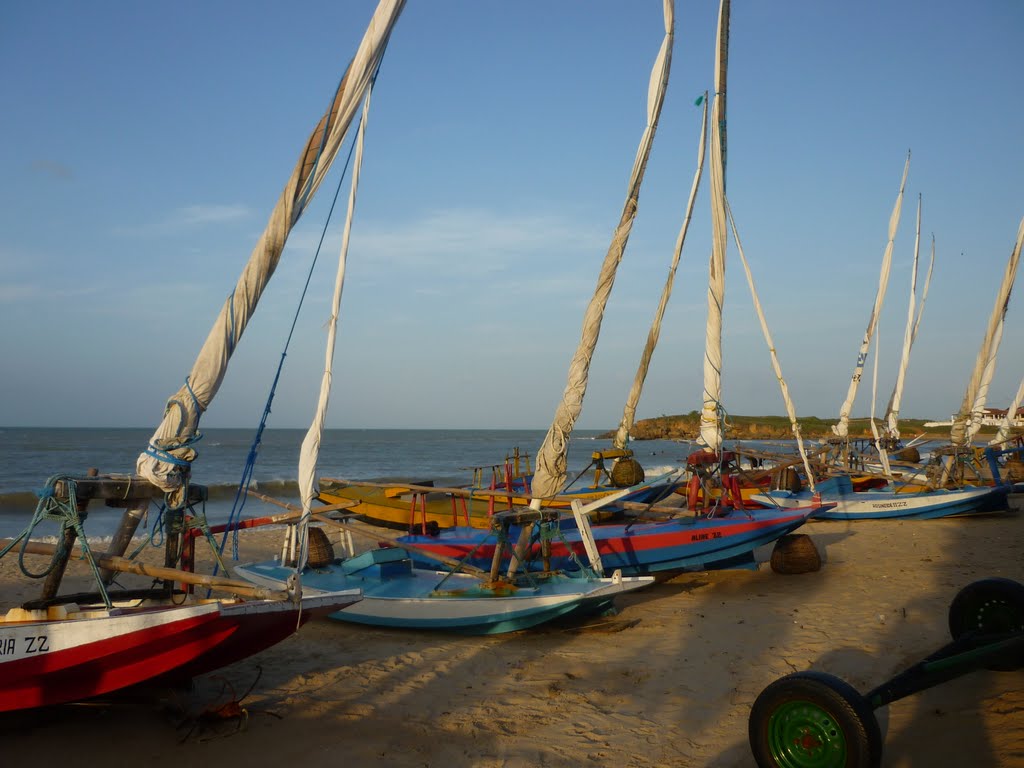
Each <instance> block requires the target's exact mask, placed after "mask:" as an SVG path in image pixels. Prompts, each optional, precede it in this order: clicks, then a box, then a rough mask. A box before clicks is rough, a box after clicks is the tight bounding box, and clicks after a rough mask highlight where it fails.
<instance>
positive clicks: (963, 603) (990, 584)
mask: <svg viewBox="0 0 1024 768" xmlns="http://www.w3.org/2000/svg"><path fill="white" fill-rule="evenodd" d="M974 632H978V633H981V634H991V633H996V634H1001V633H1004V632H1016V633H1020V634H1024V584H1021V583H1020V582H1017V581H1013V580H1012V579H1002V578H997V577H993V578H990V579H981V580H980V581H974V582H971V583H970V584H968V585H967V586H966V587H964V588H963V589H961V590H960V591H959V592H957V594H956V597H954V598H953V602H952V603H950V605H949V634H950V635H951V636H952V638H953V639H954V640H959V639H960V638H961V637H963V636H965V635H967V634H971V633H974ZM985 666H986V668H987V669H992V670H996V671H999V672H1010V671H1012V670H1015V669H1021V668H1022V667H1024V652H1020V651H1018V652H1016V653H1012V652H1008V653H1007V655H1006V656H1005V657H1002V658H997V659H994V660H992V661H991V662H989V663H988V664H986V665H985Z"/></svg>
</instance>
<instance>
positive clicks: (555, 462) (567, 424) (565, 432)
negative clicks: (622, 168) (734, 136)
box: [532, 0, 675, 507]
mask: <svg viewBox="0 0 1024 768" xmlns="http://www.w3.org/2000/svg"><path fill="white" fill-rule="evenodd" d="M663 7H664V20H665V36H664V39H663V40H662V43H661V49H660V50H659V52H658V57H657V59H656V60H655V62H654V67H653V69H652V70H651V79H650V84H649V86H648V90H647V125H646V127H645V128H644V133H643V136H642V138H641V140H640V146H639V148H638V149H637V153H636V159H635V160H634V161H633V171H632V173H631V174H630V177H629V185H628V187H627V190H626V202H625V205H624V206H623V210H622V216H621V217H620V219H619V224H618V226H617V227H616V228H615V233H614V235H613V236H612V241H611V245H610V246H609V247H608V253H607V254H606V255H605V258H604V262H603V263H602V265H601V273H600V275H599V276H598V280H597V288H596V289H595V291H594V295H593V297H592V298H591V299H590V304H589V305H588V306H587V310H586V312H585V313H584V316H583V329H582V332H581V335H580V341H579V345H578V346H577V349H576V354H575V355H574V356H573V359H572V362H571V363H570V365H569V376H568V382H567V383H566V385H565V391H564V392H563V393H562V400H561V402H560V403H559V405H558V407H557V408H556V409H555V416H554V419H553V420H552V423H551V427H550V428H549V429H548V433H547V435H546V436H545V438H544V442H543V443H542V444H541V447H540V450H539V451H538V452H537V462H536V467H535V471H534V478H533V486H532V490H533V494H534V497H535V499H534V502H533V505H534V506H538V507H539V505H540V499H541V498H544V497H548V496H554V495H555V494H557V493H559V492H560V491H561V490H562V486H563V485H564V484H565V480H566V476H567V471H566V454H567V452H568V449H569V435H570V434H571V433H572V428H573V425H574V424H575V423H576V419H577V418H579V415H580V412H581V411H582V410H583V397H584V395H585V394H586V391H587V379H588V375H589V371H590V361H591V359H592V358H593V355H594V348H595V347H596V346H597V337H598V335H599V334H600V332H601V320H602V318H603V317H604V309H605V306H606V305H607V303H608V296H609V294H610V293H611V290H612V285H613V284H614V282H615V272H616V270H617V269H618V266H619V262H620V261H621V260H622V254H623V251H624V250H625V248H626V242H627V241H628V240H629V233H630V230H631V229H632V227H633V219H634V218H635V217H636V211H637V204H638V199H639V196H640V184H641V182H642V181H643V176H644V171H645V169H646V167H647V159H648V157H649V156H650V152H651V145H652V143H653V142H654V134H655V131H656V130H657V127H658V118H659V117H660V116H661V106H662V104H663V102H664V100H665V88H666V86H667V85H668V76H669V70H670V68H671V63H672V42H673V37H674V30H675V10H674V3H673V0H664V6H663Z"/></svg>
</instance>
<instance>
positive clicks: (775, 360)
mask: <svg viewBox="0 0 1024 768" xmlns="http://www.w3.org/2000/svg"><path fill="white" fill-rule="evenodd" d="M725 209H726V212H727V213H728V214H729V224H730V225H731V227H732V238H733V240H735V241H736V252H737V253H738V254H739V255H740V261H741V262H742V263H743V271H744V272H745V273H746V275H747V285H748V286H749V287H750V296H751V298H753V300H754V309H755V310H757V319H758V320H759V321H760V323H761V333H762V334H763V335H764V341H765V344H767V345H768V353H769V355H770V356H771V359H772V369H773V370H774V371H775V378H776V379H778V380H779V389H780V390H781V392H782V402H783V403H784V404H785V406H786V413H787V414H788V415H789V423H790V427H791V428H792V430H793V437H794V438H796V447H797V450H799V452H800V460H801V461H802V462H803V464H804V471H805V472H806V473H807V475H806V476H807V480H808V483H809V485H810V489H811V491H812V492H813V491H814V472H812V471H811V464H810V460H809V459H808V458H807V451H806V450H804V439H803V436H802V435H801V434H800V423H799V422H798V421H797V419H796V406H794V405H793V399H792V398H791V397H790V396H789V385H788V384H787V383H786V379H785V377H783V375H782V365H781V363H779V356H778V354H777V353H776V351H775V342H774V341H772V334H771V331H770V330H768V320H767V319H766V318H765V316H764V309H763V308H762V307H761V298H760V297H759V296H758V295H757V286H755V285H754V275H753V273H752V272H751V271H750V264H748V263H747V257H746V256H745V255H744V254H743V244H742V243H741V242H740V233H739V230H738V229H737V228H736V220H735V219H734V218H733V215H732V208H731V207H730V206H729V201H728V200H726V202H725Z"/></svg>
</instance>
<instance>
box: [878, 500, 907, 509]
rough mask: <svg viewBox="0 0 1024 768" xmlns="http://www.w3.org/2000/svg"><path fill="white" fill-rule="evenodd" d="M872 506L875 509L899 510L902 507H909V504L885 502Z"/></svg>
mask: <svg viewBox="0 0 1024 768" xmlns="http://www.w3.org/2000/svg"><path fill="white" fill-rule="evenodd" d="M871 506H872V507H874V508H875V509H899V508H900V507H905V506H907V502H905V501H884V502H876V503H875V504H872V505H871Z"/></svg>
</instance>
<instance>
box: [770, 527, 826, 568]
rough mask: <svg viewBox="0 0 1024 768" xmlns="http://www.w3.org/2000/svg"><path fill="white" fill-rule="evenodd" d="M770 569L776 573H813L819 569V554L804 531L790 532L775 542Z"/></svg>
mask: <svg viewBox="0 0 1024 768" xmlns="http://www.w3.org/2000/svg"><path fill="white" fill-rule="evenodd" d="M771 565H772V570H773V571H775V572H776V573H785V574H794V573H813V572H814V571H820V570H821V555H820V554H818V548H817V547H816V546H814V541H813V540H812V539H811V537H810V536H808V535H807V534H805V533H790V534H787V535H785V536H783V537H781V538H780V539H779V540H778V541H776V542H775V547H774V548H773V549H772V560H771Z"/></svg>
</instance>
